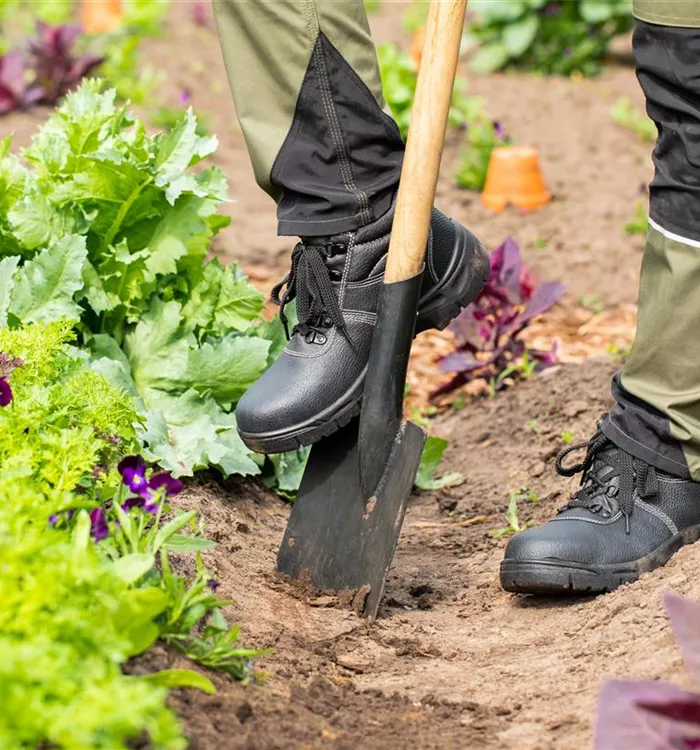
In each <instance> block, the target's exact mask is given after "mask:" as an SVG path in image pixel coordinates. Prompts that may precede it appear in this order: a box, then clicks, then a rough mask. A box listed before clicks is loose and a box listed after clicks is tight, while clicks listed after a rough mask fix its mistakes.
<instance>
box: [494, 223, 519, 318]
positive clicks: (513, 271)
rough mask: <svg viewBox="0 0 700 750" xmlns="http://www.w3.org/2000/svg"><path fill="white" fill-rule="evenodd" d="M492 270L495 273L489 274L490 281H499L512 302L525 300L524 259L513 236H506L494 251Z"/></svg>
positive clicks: (516, 302) (499, 284)
mask: <svg viewBox="0 0 700 750" xmlns="http://www.w3.org/2000/svg"><path fill="white" fill-rule="evenodd" d="M491 270H492V272H493V273H492V274H490V275H489V282H491V283H493V281H495V282H497V284H498V286H500V287H501V288H502V289H503V291H504V292H505V294H506V296H507V299H508V301H509V302H510V303H511V304H518V303H520V302H523V299H522V297H521V294H520V275H521V271H522V259H521V257H520V248H519V247H518V243H517V242H516V241H515V240H514V239H513V238H512V237H508V238H506V241H505V242H504V243H503V244H502V245H501V246H500V247H499V248H498V249H497V250H496V251H495V252H494V253H493V255H492V261H491Z"/></svg>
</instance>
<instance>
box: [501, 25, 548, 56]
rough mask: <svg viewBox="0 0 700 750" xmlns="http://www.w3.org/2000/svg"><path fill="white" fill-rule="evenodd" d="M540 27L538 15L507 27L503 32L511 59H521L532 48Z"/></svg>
mask: <svg viewBox="0 0 700 750" xmlns="http://www.w3.org/2000/svg"><path fill="white" fill-rule="evenodd" d="M539 26H540V21H539V18H538V17H537V16H536V15H529V16H526V17H525V18H524V19H523V20H522V21H518V23H513V24H509V25H508V26H506V28H505V29H504V31H503V44H504V45H505V48H506V50H507V51H508V54H509V55H510V57H520V55H522V54H523V53H524V52H526V51H527V50H528V49H529V48H530V45H531V44H532V43H533V41H534V40H535V37H536V36H537V30H538V28H539Z"/></svg>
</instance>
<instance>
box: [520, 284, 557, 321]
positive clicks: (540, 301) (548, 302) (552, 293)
mask: <svg viewBox="0 0 700 750" xmlns="http://www.w3.org/2000/svg"><path fill="white" fill-rule="evenodd" d="M565 290H566V287H565V286H564V285H563V284H559V283H557V282H556V281H546V282H545V283H544V284H540V285H539V286H538V287H537V289H535V292H534V294H533V296H532V298H531V299H530V300H529V302H528V303H527V305H526V306H525V309H524V310H523V311H522V313H520V315H518V317H517V318H516V319H515V322H514V325H515V326H520V325H522V324H523V323H529V322H530V321H531V320H532V319H533V318H536V317H537V316H538V315H542V313H544V312H547V310H549V309H550V308H551V307H553V306H554V305H555V304H556V303H557V302H558V301H559V300H560V299H561V297H562V295H563V294H564V291H565Z"/></svg>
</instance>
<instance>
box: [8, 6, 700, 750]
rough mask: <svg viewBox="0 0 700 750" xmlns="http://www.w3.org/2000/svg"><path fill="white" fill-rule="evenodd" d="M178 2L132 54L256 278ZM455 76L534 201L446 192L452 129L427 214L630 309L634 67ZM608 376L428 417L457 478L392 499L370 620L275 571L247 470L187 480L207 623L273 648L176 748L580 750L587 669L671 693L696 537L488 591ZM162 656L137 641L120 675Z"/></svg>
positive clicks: (222, 134) (179, 700) (637, 159)
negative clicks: (150, 68)
mask: <svg viewBox="0 0 700 750" xmlns="http://www.w3.org/2000/svg"><path fill="white" fill-rule="evenodd" d="M406 6H407V3H406V2H387V1H386V0H385V2H383V3H382V10H381V12H380V13H379V14H378V15H376V16H373V17H372V24H373V27H374V31H375V34H376V38H377V40H378V41H382V40H386V39H394V40H403V41H405V36H404V34H403V32H402V31H401V30H400V27H399V18H400V15H401V13H402V12H403V11H404V10H405V9H406ZM191 13H192V3H189V2H186V1H183V0H180V1H179V2H177V3H174V8H173V12H172V15H171V17H170V19H169V22H168V24H167V28H166V32H165V34H164V36H163V37H162V38H161V39H159V40H155V41H153V42H152V43H150V45H149V49H148V57H149V60H150V61H151V62H152V63H153V64H154V65H156V66H157V67H159V68H162V69H164V70H166V71H167V73H168V80H167V82H166V83H165V84H164V86H163V89H162V92H161V93H162V95H163V97H164V98H165V99H166V100H167V102H168V103H169V104H170V105H171V106H175V105H176V103H177V99H178V96H179V93H180V92H181V91H182V90H183V89H187V90H189V91H191V92H192V94H193V100H194V105H195V107H196V109H197V110H199V111H202V112H204V113H206V115H207V116H208V118H209V120H210V125H211V130H212V132H214V133H216V134H217V135H218V136H219V139H220V141H221V147H220V150H219V153H218V155H217V157H216V158H217V162H218V163H219V165H220V166H221V167H222V168H223V169H224V170H225V171H226V173H227V175H228V177H229V180H230V183H231V197H232V199H233V201H234V202H233V203H231V204H230V205H229V207H228V210H229V212H230V213H231V216H232V218H233V222H232V226H231V228H230V229H228V230H227V231H226V232H225V233H224V235H223V236H222V237H221V238H220V241H219V242H218V243H217V246H216V252H217V253H218V254H219V255H221V256H222V257H223V258H225V259H236V260H238V261H239V262H240V263H241V264H242V265H243V266H244V267H245V268H246V269H247V270H248V271H249V272H250V273H251V276H252V277H253V278H254V280H256V281H257V282H258V283H259V284H260V285H261V286H262V287H264V288H269V286H271V284H272V283H273V282H274V281H276V280H277V279H278V278H279V277H280V276H282V275H284V274H285V273H286V271H287V266H288V258H289V249H290V246H291V242H290V238H277V237H276V222H275V214H274V206H273V205H272V204H271V202H270V200H269V199H268V198H267V196H265V195H264V194H263V193H262V192H261V191H259V190H258V189H257V188H256V187H255V184H254V180H253V175H252V170H251V168H250V165H249V163H248V159H247V154H246V150H245V144H244V141H243V138H242V136H241V133H240V129H239V127H238V125H237V123H236V119H235V114H234V111H233V106H232V103H231V99H230V95H229V92H228V88H227V84H226V78H225V73H224V68H223V64H222V60H221V54H220V51H219V48H218V44H217V41H216V37H215V35H214V34H213V31H211V30H206V29H201V28H197V27H195V26H194V25H193V24H192V23H191V20H190V19H191ZM183 51H186V53H185V54H183ZM464 72H465V74H466V71H464ZM467 77H468V82H469V90H470V91H471V92H473V93H476V94H480V95H483V96H484V97H485V100H486V103H487V108H488V111H489V113H490V114H491V116H492V117H493V118H494V119H499V120H500V121H501V122H503V124H504V126H505V129H506V131H507V132H508V133H509V134H510V136H511V137H512V138H513V139H514V141H515V142H516V143H519V144H529V145H533V146H536V147H538V148H539V150H540V154H541V160H542V166H543V170H544V173H545V176H546V179H547V182H548V184H549V186H550V188H551V190H552V192H553V194H554V196H555V200H554V201H553V203H552V204H551V206H549V207H547V208H545V209H543V210H541V211H539V212H537V213H534V214H522V213H520V212H518V211H516V210H507V211H506V212H505V213H503V214H501V215H498V216H496V215H493V214H491V213H490V212H489V211H488V210H487V209H485V208H484V207H483V206H482V205H481V204H480V202H479V200H478V197H477V196H475V195H474V194H471V193H467V192H464V191H460V190H458V189H457V188H455V187H454V186H453V185H452V183H451V180H450V176H451V174H452V172H453V171H454V170H455V168H456V164H457V159H458V157H459V150H460V136H459V135H458V134H455V133H452V134H450V136H449V141H448V144H447V148H446V152H445V159H444V163H443V164H444V167H443V177H442V180H441V183H440V188H439V195H438V204H439V205H440V206H441V207H442V208H443V210H445V211H446V212H448V213H449V214H451V215H452V216H454V217H455V218H457V219H459V220H460V221H462V222H464V223H465V224H467V225H468V226H470V227H471V228H473V229H474V230H475V231H476V233H477V234H479V235H480V236H481V237H482V239H483V240H484V241H485V243H487V245H488V246H490V247H495V246H496V245H497V244H498V243H500V242H501V241H502V240H503V239H504V238H505V237H506V236H507V235H508V234H512V235H513V236H514V237H515V238H516V239H517V240H518V241H519V242H520V244H521V245H522V247H523V252H524V255H525V259H526V261H527V263H528V264H529V265H530V266H531V267H532V268H533V270H534V271H535V272H536V274H537V275H538V276H539V277H540V278H541V279H543V280H560V281H563V282H565V283H566V284H567V286H568V289H569V298H568V299H569V301H570V302H571V301H576V300H578V299H579V298H580V297H583V296H585V297H588V298H591V297H595V298H596V299H597V300H598V301H599V303H600V304H602V305H606V306H613V305H618V304H629V303H634V302H635V300H636V295H637V281H638V272H639V262H640V258H641V253H640V251H641V247H642V240H641V239H639V238H630V237H629V236H627V235H626V234H625V232H624V230H623V225H624V223H625V222H626V221H627V220H629V219H630V218H631V215H632V213H633V211H634V206H635V204H636V201H637V200H638V197H639V186H640V184H642V183H645V182H647V181H648V179H649V177H650V172H651V166H650V159H649V152H650V149H649V147H648V146H643V145H641V144H639V143H638V141H637V140H636V139H635V137H634V136H633V135H631V134H629V133H627V132H626V131H624V130H621V129H620V128H618V127H617V126H615V125H614V124H613V123H612V121H611V118H610V109H611V107H612V106H613V104H614V103H615V102H616V101H617V99H618V98H619V97H621V96H626V97H629V98H630V99H632V100H633V101H634V102H635V103H637V104H641V101H642V100H641V93H640V91H639V87H638V85H637V82H636V80H635V77H634V73H633V70H632V69H631V68H629V67H626V66H624V65H620V64H613V63H611V64H610V65H609V66H608V67H607V68H606V70H605V72H604V74H603V75H602V76H601V77H600V78H598V79H595V80H589V81H573V80H568V79H538V78H535V77H532V76H522V75H493V76H486V77H475V76H467ZM45 116H46V113H45V112H42V111H38V112H34V113H31V114H23V115H16V116H12V117H10V118H6V119H3V120H2V121H0V136H2V135H3V134H5V133H7V132H12V131H15V132H16V139H17V142H18V143H19V144H24V143H26V142H27V141H28V139H29V136H30V134H31V133H32V132H33V131H34V130H35V129H36V127H37V126H38V124H39V123H40V122H41V121H42V120H43V119H44V117H45ZM614 369H615V363H612V362H611V361H610V360H609V358H608V359H597V360H589V361H587V362H585V363H583V364H579V365H565V366H562V367H559V368H556V369H553V370H549V371H547V372H546V373H544V374H543V375H541V376H539V377H536V378H535V379H533V380H531V381H529V382H527V383H524V384H522V385H519V386H518V387H516V388H513V389H510V390H508V391H506V392H504V393H502V394H499V395H498V396H497V397H496V398H494V399H477V400H475V401H473V402H472V403H471V404H469V406H468V407H467V408H465V409H463V410H461V411H452V412H449V413H448V414H447V415H443V416H442V417H441V418H440V420H439V421H438V423H437V424H436V425H435V428H434V429H435V432H436V433H437V434H439V435H441V436H444V437H446V438H448V439H449V440H450V448H449V451H448V455H447V460H446V462H445V466H444V470H445V471H460V472H462V473H463V475H464V483H463V484H462V485H461V486H459V487H456V488H452V489H449V490H444V491H442V492H440V493H437V494H419V495H416V496H415V497H414V498H413V499H412V502H411V505H410V507H409V511H408V514H407V517H406V522H405V526H404V530H403V533H402V536H401V539H400V542H399V546H398V550H397V554H396V558H395V562H394V565H393V567H392V570H391V574H390V579H389V582H388V585H387V591H386V597H385V600H384V604H383V607H382V610H381V613H380V617H379V618H378V620H377V621H376V622H374V623H368V622H366V621H364V620H363V619H361V618H360V617H358V615H357V614H356V613H355V612H353V611H352V609H351V608H346V607H342V606H338V604H339V603H338V602H336V601H335V600H334V599H333V597H328V596H324V595H319V594H318V592H312V591H309V592H306V593H304V591H301V592H300V591H299V590H298V589H294V588H293V587H290V586H289V585H288V584H287V583H285V582H283V581H280V580H279V579H278V578H277V577H276V576H275V574H274V572H273V571H274V564H275V556H276V550H277V547H278V545H279V542H280V540H281V538H282V533H283V529H284V526H285V523H286V518H287V515H288V506H287V505H286V504H285V503H284V502H282V501H281V500H279V499H278V498H276V497H275V496H274V495H272V494H271V493H269V492H267V491H266V490H264V489H262V488H261V487H260V486H259V485H258V484H256V483H255V482H250V481H246V482H242V481H233V480H229V481H227V482H225V483H219V482H217V481H216V479H215V478H213V477H204V478H200V479H199V480H196V481H195V482H194V483H192V484H191V486H190V487H189V488H188V490H187V492H186V493H185V494H184V495H183V496H182V500H181V501H180V504H181V505H182V506H183V507H186V508H198V509H199V510H201V512H202V513H203V515H204V517H205V518H206V521H207V530H208V535H209V536H210V537H211V538H213V539H215V540H216V541H218V542H219V546H218V547H217V549H216V550H214V551H212V552H210V553H207V555H206V558H207V563H208V565H209V566H210V567H211V568H212V569H213V570H214V571H215V573H216V577H217V578H218V580H219V581H220V582H221V588H220V590H219V591H220V593H221V594H222V595H223V596H224V597H226V598H231V599H233V600H234V601H235V604H234V605H233V606H231V607H230V608H229V610H228V615H229V617H230V619H231V621H235V622H238V623H240V624H241V625H242V628H243V634H242V642H243V643H244V644H245V645H246V646H253V647H261V648H263V647H273V648H274V652H273V653H271V654H270V655H268V656H265V657H263V658H262V659H260V661H259V663H258V666H259V668H260V669H262V670H264V671H266V672H267V673H268V678H267V679H266V680H265V681H264V683H263V684H262V685H260V686H256V685H250V686H242V685H239V684H235V683H232V682H231V681H229V680H227V679H224V678H221V677H219V676H214V677H213V679H214V681H215V682H216V684H217V686H218V689H219V690H218V694H217V695H215V696H204V695H201V694H199V693H196V692H194V691H177V692H176V693H175V694H174V696H173V698H172V704H173V706H174V708H176V709H177V711H178V713H179V715H180V716H181V718H182V721H183V725H184V727H185V730H186V732H187V734H188V736H189V737H190V739H191V747H192V749H193V750H234V749H235V748H246V750H254V749H255V750H272V749H274V748H337V749H344V748H353V749H354V748H387V749H389V750H394V749H396V750H398V749H400V748H404V747H409V746H413V747H417V748H468V749H469V750H479V749H480V748H503V747H513V748H518V750H579V749H580V748H584V747H589V746H590V743H591V738H592V728H593V721H594V711H595V702H596V696H597V694H598V691H599V688H600V686H601V683H602V681H603V680H604V679H606V678H610V677H644V678H647V679H656V678H660V679H670V680H674V681H677V682H681V683H682V682H683V681H684V680H685V678H684V675H683V670H682V667H681V664H680V659H679V657H678V655H677V653H676V650H675V648H674V645H673V641H672V638H671V635H670V631H669V628H668V625H667V622H666V619H665V616H664V614H663V611H662V607H661V599H660V596H661V594H662V592H664V591H665V590H668V589H672V590H674V591H676V592H678V593H680V594H686V595H689V596H692V597H700V581H699V580H698V577H697V574H696V571H697V570H698V566H699V564H700V547H695V548H692V547H691V548H687V549H684V550H683V551H681V552H680V553H679V554H678V555H677V556H676V557H675V558H674V559H673V560H672V561H671V563H670V564H669V565H668V566H666V568H664V569H663V570H660V571H656V572H655V573H652V574H649V575H646V576H644V577H643V578H642V580H640V581H639V582H637V583H635V584H633V585H630V586H625V587H623V588H622V589H620V590H619V591H617V592H615V593H613V594H608V595H605V596H602V597H598V598H577V599H568V600H553V599H540V598H533V597H519V596H511V595H509V594H506V593H504V592H503V591H501V589H500V588H499V586H498V565H499V562H500V559H501V557H502V553H503V549H504V546H505V543H506V540H507V537H505V538H494V537H493V536H492V533H491V532H492V531H493V530H494V529H497V528H500V527H503V526H505V525H506V522H505V519H504V512H505V509H506V507H507V504H508V493H509V492H510V491H513V490H517V489H518V488H522V487H524V488H528V489H531V490H534V492H535V494H536V496H537V497H538V498H539V502H537V503H532V502H529V501H527V500H522V501H521V502H520V513H521V521H522V522H523V523H524V522H527V521H533V522H536V523H539V522H543V521H545V520H546V519H547V518H549V517H551V515H553V513H554V511H555V509H556V508H557V507H558V506H559V505H561V504H563V502H564V501H565V498H566V496H567V494H568V493H569V492H570V491H571V488H570V487H568V486H567V485H566V483H565V482H564V481H563V480H559V479H557V478H556V477H555V476H554V472H553V462H554V456H555V454H556V453H557V451H559V450H560V449H562V448H563V447H565V443H564V440H563V439H562V433H564V432H567V431H571V432H572V433H573V437H574V439H575V440H582V439H586V438H587V437H589V436H590V435H591V434H592V431H593V430H594V424H595V420H596V419H597V418H598V417H599V416H600V414H601V413H602V412H604V411H605V409H606V408H607V407H608V406H609V403H610V401H609V395H608V392H609V382H610V377H611V375H612V373H613V371H614ZM180 661H181V659H180V657H178V656H177V655H175V654H173V653H171V652H169V651H167V650H165V649H156V650H154V651H152V652H151V653H149V654H148V655H147V656H146V657H145V658H144V659H141V660H139V661H138V662H137V663H136V664H134V665H133V667H132V668H133V669H134V670H136V671H138V670H146V669H153V668H156V667H163V666H166V665H173V664H176V663H178V662H180ZM610 750H615V749H614V748H611V749H610Z"/></svg>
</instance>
